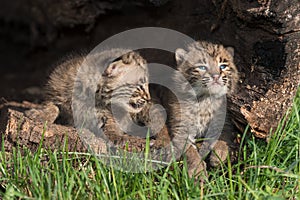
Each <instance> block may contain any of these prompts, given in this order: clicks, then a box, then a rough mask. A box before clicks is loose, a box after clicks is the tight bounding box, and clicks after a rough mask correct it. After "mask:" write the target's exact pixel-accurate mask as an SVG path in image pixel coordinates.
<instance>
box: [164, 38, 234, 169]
mask: <svg viewBox="0 0 300 200" xmlns="http://www.w3.org/2000/svg"><path fill="white" fill-rule="evenodd" d="M175 57H176V61H177V69H178V72H176V73H174V75H173V82H174V84H175V88H176V90H177V91H176V92H175V93H176V95H177V96H174V95H173V96H171V95H169V99H168V101H167V106H168V107H169V108H168V110H169V113H168V116H169V120H168V124H169V127H170V132H171V135H172V144H173V148H172V151H173V155H174V156H175V158H176V159H179V157H180V156H181V155H182V154H183V153H184V152H185V151H186V150H187V149H189V148H194V149H195V150H196V149H197V148H196V145H195V144H196V143H195V141H196V139H197V138H201V137H207V133H208V130H209V131H210V132H211V133H210V135H209V137H211V136H212V137H215V136H216V135H218V136H219V135H220V133H221V132H222V128H223V124H222V123H219V120H218V119H221V118H222V117H223V115H222V114H223V113H224V112H225V113H226V107H224V106H225V104H224V99H225V97H226V95H228V94H231V93H233V92H234V90H235V88H236V84H237V81H238V72H237V69H236V66H235V64H234V62H233V49H231V48H225V47H223V46H222V45H220V44H213V43H209V42H203V41H198V42H194V43H192V44H190V45H189V46H188V47H187V50H184V49H177V50H176V52H175ZM225 124H226V123H225ZM221 126H222V127H221ZM231 135H232V134H231V133H228V132H226V131H225V132H224V134H221V136H220V138H219V139H222V140H224V141H226V142H225V143H226V144H228V143H229V140H231V138H232V137H231ZM229 138H230V139H229ZM206 139H207V138H206ZM217 142H218V141H213V140H212V142H209V143H208V145H206V146H207V148H206V150H210V149H211V148H214V145H215V144H216V143H217ZM202 146H203V147H204V146H205V145H202ZM226 148H227V149H226ZM226 148H225V147H224V148H223V149H221V151H224V152H227V151H228V145H226ZM206 150H205V151H199V153H198V154H193V155H197V157H193V158H192V159H191V158H189V160H194V161H195V163H198V164H195V163H194V164H193V166H202V167H201V169H203V164H201V162H202V160H203V159H204V158H203V156H205V155H204V154H206V153H208V151H206ZM170 151H171V149H169V150H168V149H167V150H166V154H167V155H165V156H166V157H165V159H167V160H169V159H170V155H171V154H172V153H170ZM188 152H191V151H190V150H189V151H188ZM227 154H228V152H227V153H225V158H224V157H222V158H221V159H226V156H227ZM214 161H215V159H214ZM211 164H213V165H214V164H215V163H212V162H211ZM193 170H195V171H198V169H195V168H194V169H189V173H192V171H193ZM190 175H191V174H190Z"/></svg>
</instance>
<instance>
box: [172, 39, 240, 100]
mask: <svg viewBox="0 0 300 200" xmlns="http://www.w3.org/2000/svg"><path fill="white" fill-rule="evenodd" d="M176 60H177V63H178V70H179V71H180V72H181V73H182V74H183V75H184V77H185V78H186V79H187V80H188V81H189V83H190V84H191V86H192V87H193V88H194V90H195V92H196V94H197V95H206V94H208V95H215V96H220V95H224V94H226V93H231V92H232V91H233V90H234V88H235V86H236V83H237V80H238V72H237V69H236V67H235V65H234V63H233V49H232V48H227V49H226V48H224V47H223V46H222V45H216V44H211V43H207V42H196V43H193V44H192V45H191V46H189V48H188V51H185V50H183V49H177V50H176Z"/></svg>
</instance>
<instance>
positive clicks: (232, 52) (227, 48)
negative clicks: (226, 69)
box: [225, 47, 234, 57]
mask: <svg viewBox="0 0 300 200" xmlns="http://www.w3.org/2000/svg"><path fill="white" fill-rule="evenodd" d="M225 49H226V50H227V51H228V53H229V54H230V55H231V56H232V57H234V48H233V47H226V48H225Z"/></svg>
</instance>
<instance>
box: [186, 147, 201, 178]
mask: <svg viewBox="0 0 300 200" xmlns="http://www.w3.org/2000/svg"><path fill="white" fill-rule="evenodd" d="M185 156H186V161H187V167H188V174H189V177H193V176H195V177H199V176H200V175H202V174H204V175H206V163H205V162H204V160H203V159H202V158H201V156H200V155H199V153H198V151H197V149H195V148H194V147H193V146H190V147H189V148H188V150H187V151H186V153H185Z"/></svg>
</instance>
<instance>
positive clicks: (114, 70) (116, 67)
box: [104, 61, 123, 77]
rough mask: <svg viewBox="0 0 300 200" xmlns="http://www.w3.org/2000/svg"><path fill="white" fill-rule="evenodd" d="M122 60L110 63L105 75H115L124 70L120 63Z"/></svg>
mask: <svg viewBox="0 0 300 200" xmlns="http://www.w3.org/2000/svg"><path fill="white" fill-rule="evenodd" d="M119 62H122V61H115V62H112V63H110V64H109V65H108V67H107V68H106V69H105V71H104V75H105V76H107V77H114V76H117V75H118V74H120V73H121V72H122V71H123V65H122V64H119Z"/></svg>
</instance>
